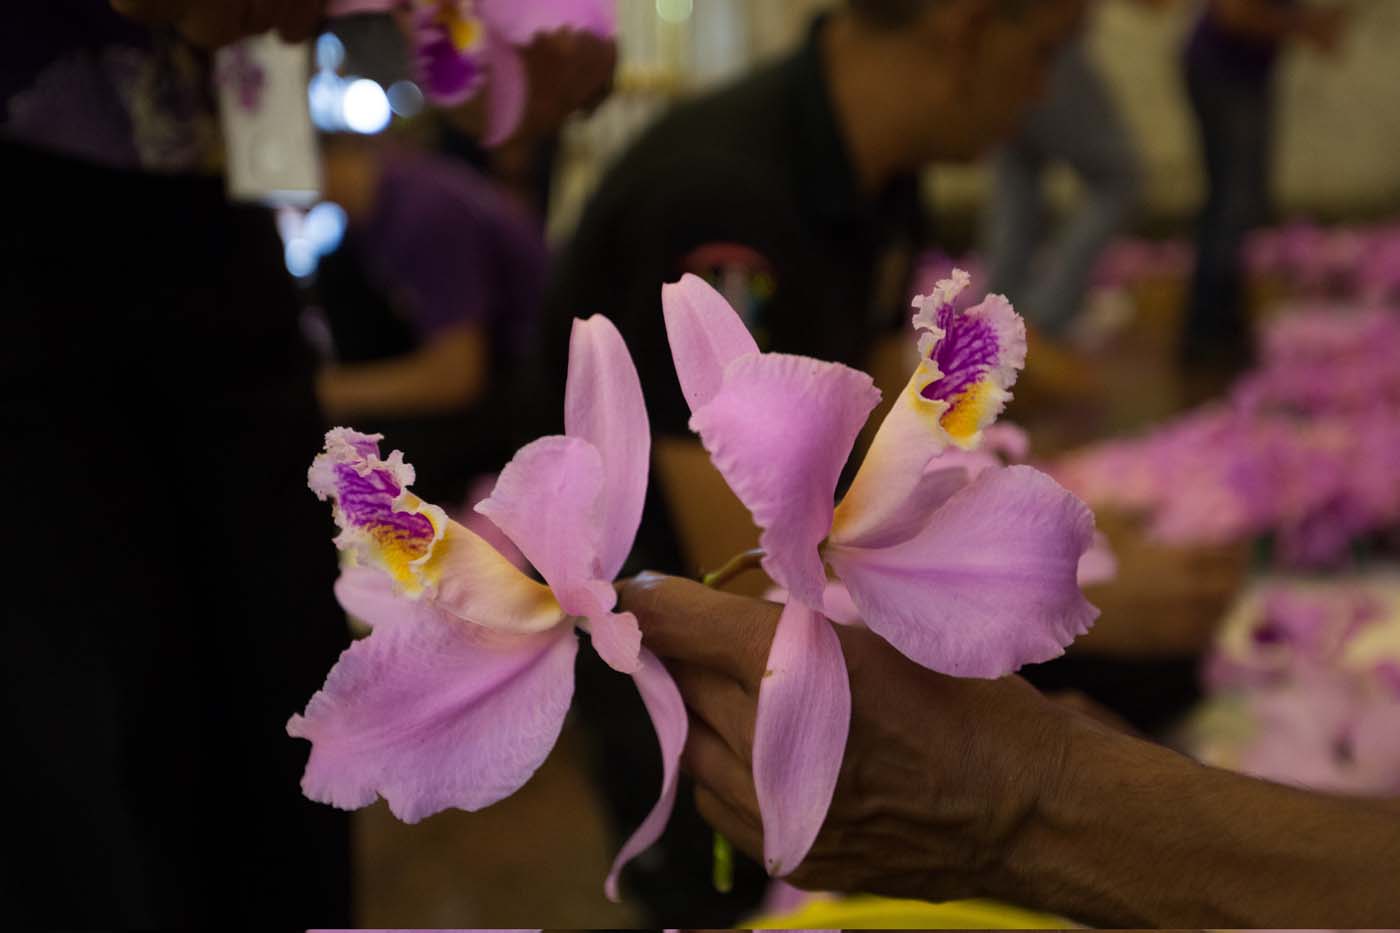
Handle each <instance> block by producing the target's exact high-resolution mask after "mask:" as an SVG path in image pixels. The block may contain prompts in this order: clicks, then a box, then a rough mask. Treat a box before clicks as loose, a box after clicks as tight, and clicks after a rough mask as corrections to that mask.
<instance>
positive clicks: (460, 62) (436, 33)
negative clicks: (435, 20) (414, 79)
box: [418, 24, 486, 98]
mask: <svg viewBox="0 0 1400 933" xmlns="http://www.w3.org/2000/svg"><path fill="white" fill-rule="evenodd" d="M418 60H419V68H420V71H421V74H422V75H423V80H424V83H425V84H426V85H427V87H428V91H429V92H430V93H431V94H432V95H434V96H435V97H438V98H450V97H454V96H457V95H460V94H464V93H468V92H470V91H472V90H474V89H475V88H476V86H477V85H478V84H479V83H480V82H481V81H483V80H484V79H485V75H486V71H485V68H484V67H483V65H482V63H481V61H480V60H479V59H478V57H477V56H476V55H472V54H468V53H464V52H462V51H460V50H458V48H457V47H456V46H455V45H453V44H452V39H451V37H450V36H449V35H448V34H447V30H446V29H445V28H443V27H442V26H440V25H436V24H435V25H433V26H431V27H428V28H427V29H425V30H424V31H423V33H422V34H421V35H420V38H419V46H418Z"/></svg>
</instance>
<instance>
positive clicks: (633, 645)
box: [558, 580, 642, 674]
mask: <svg viewBox="0 0 1400 933" xmlns="http://www.w3.org/2000/svg"><path fill="white" fill-rule="evenodd" d="M558 596H559V600H560V602H562V603H563V604H564V605H565V606H566V607H567V608H568V610H569V614H570V615H575V616H580V617H582V618H584V619H585V620H587V628H588V634H589V635H590V636H591V638H592V641H593V650H595V651H597V652H598V656H599V657H601V658H602V659H603V660H604V661H606V662H607V664H608V666H609V667H611V668H612V669H613V670H616V671H618V672H619V673H622V674H635V673H637V669H638V668H639V667H640V666H641V663H642V662H641V649H642V630H641V628H640V627H638V625H637V617H636V616H634V615H632V613H630V612H613V611H612V609H613V607H614V606H615V605H617V591H616V590H615V589H613V587H612V585H611V584H609V583H604V582H603V581H601V580H594V581H592V582H591V583H586V584H575V585H573V586H571V587H569V588H568V589H566V590H562V591H559V593H558Z"/></svg>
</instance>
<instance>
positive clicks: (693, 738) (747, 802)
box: [681, 719, 763, 826]
mask: <svg viewBox="0 0 1400 933" xmlns="http://www.w3.org/2000/svg"><path fill="white" fill-rule="evenodd" d="M690 727H691V728H690V734H689V736H688V737H687V739H686V743H685V751H684V752H683V753H682V754H681V767H682V768H684V769H685V770H686V772H687V773H688V774H690V776H691V777H692V778H694V779H695V783H696V784H697V785H699V786H700V787H703V788H705V789H706V790H707V791H709V792H710V793H711V794H713V795H714V796H715V797H717V798H718V799H720V800H721V801H723V802H724V805H725V806H726V807H728V808H729V809H730V810H733V811H734V812H735V813H736V814H738V815H739V816H741V817H742V818H743V819H744V820H746V821H747V822H750V823H752V824H753V825H754V826H762V825H763V820H762V817H761V816H760V815H759V812H758V794H757V793H756V792H755V791H754V785H753V774H752V773H751V772H750V771H749V766H748V765H747V764H746V763H745V762H744V761H743V760H741V759H740V758H739V756H738V755H735V754H734V750H733V749H731V748H730V747H729V746H728V745H727V744H725V741H724V739H722V738H720V737H719V736H718V735H717V734H716V733H715V731H714V730H713V729H711V728H710V727H709V726H707V725H705V723H704V722H702V721H698V720H695V719H692V720H691V721H690Z"/></svg>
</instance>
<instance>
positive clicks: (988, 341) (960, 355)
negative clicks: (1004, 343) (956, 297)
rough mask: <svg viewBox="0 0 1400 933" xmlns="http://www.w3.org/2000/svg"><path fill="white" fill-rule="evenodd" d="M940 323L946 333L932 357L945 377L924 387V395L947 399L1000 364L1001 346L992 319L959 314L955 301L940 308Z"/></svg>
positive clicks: (975, 382) (936, 346)
mask: <svg viewBox="0 0 1400 933" xmlns="http://www.w3.org/2000/svg"><path fill="white" fill-rule="evenodd" d="M937 325H938V329H939V330H941V331H943V334H944V336H943V339H942V340H940V341H938V343H937V344H936V345H935V346H934V348H933V351H932V352H931V353H930V354H929V358H930V359H932V360H933V362H934V363H935V364H936V365H937V366H938V371H939V372H941V373H942V374H943V376H942V378H940V379H937V380H935V381H933V382H930V383H929V384H928V385H926V386H924V388H923V391H922V392H921V393H920V394H921V395H922V396H923V397H924V398H926V399H930V400H932V401H935V402H946V401H951V400H953V399H955V398H957V397H958V396H959V395H961V394H962V393H964V392H966V391H967V390H968V389H970V388H971V387H972V386H974V385H976V384H977V383H978V382H980V381H981V380H982V377H983V376H985V375H986V374H987V371H988V370H989V369H991V368H992V367H993V366H995V365H996V362H997V359H998V356H999V355H1000V353H1001V345H1000V343H999V342H998V341H997V334H996V331H995V330H994V329H993V328H992V325H991V323H990V322H988V321H987V320H985V319H983V318H974V317H969V316H968V315H965V314H958V313H957V312H956V310H955V309H954V308H953V306H952V305H951V304H945V305H943V306H942V307H941V308H939V309H938V318H937Z"/></svg>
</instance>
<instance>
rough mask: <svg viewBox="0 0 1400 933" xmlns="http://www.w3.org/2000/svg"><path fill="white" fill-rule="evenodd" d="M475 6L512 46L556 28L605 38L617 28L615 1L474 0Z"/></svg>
mask: <svg viewBox="0 0 1400 933" xmlns="http://www.w3.org/2000/svg"><path fill="white" fill-rule="evenodd" d="M476 8H477V11H478V13H479V14H480V16H481V18H482V19H483V20H484V21H485V22H486V23H487V25H488V27H489V28H490V29H491V31H492V32H493V33H494V34H496V35H499V36H501V37H503V38H505V39H506V40H507V41H509V42H510V43H511V44H513V45H528V44H529V43H530V40H531V39H533V38H534V37H535V36H537V35H539V34H540V33H542V32H553V31H555V30H557V29H578V30H582V31H584V32H590V33H593V34H594V35H597V36H603V37H605V38H606V37H608V36H611V35H613V34H614V33H616V31H617V0H477V7H476Z"/></svg>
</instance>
